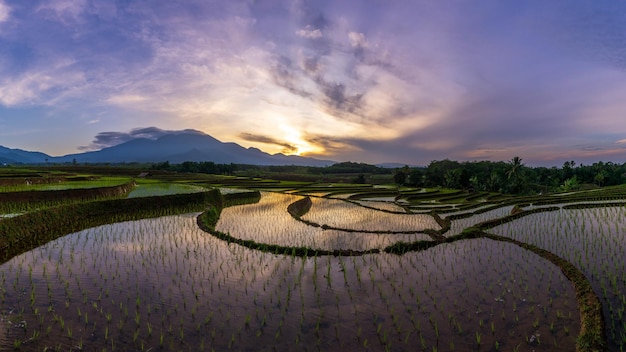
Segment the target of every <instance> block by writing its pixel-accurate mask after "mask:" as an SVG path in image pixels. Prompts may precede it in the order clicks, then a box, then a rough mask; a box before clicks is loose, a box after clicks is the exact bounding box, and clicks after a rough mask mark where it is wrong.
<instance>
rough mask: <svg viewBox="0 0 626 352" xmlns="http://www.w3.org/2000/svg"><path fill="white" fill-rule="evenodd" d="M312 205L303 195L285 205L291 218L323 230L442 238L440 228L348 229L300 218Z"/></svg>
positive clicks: (357, 204)
mask: <svg viewBox="0 0 626 352" xmlns="http://www.w3.org/2000/svg"><path fill="white" fill-rule="evenodd" d="M342 201H345V202H347V203H352V204H355V205H356V206H360V207H363V208H367V209H371V210H375V211H380V212H384V213H390V214H397V215H407V216H410V215H415V214H410V213H398V212H392V211H386V210H382V209H377V208H372V207H367V206H363V205H361V204H359V203H355V202H350V201H346V200H342ZM312 205H313V202H312V201H311V198H310V197H305V198H303V199H299V200H297V201H295V202H293V203H291V204H289V206H288V207H287V212H288V213H289V215H291V217H292V218H294V219H295V220H297V221H300V222H302V223H304V224H306V225H308V226H313V227H319V228H322V229H324V230H336V231H342V232H351V233H374V234H396V235H400V234H413V233H423V234H426V235H428V236H430V237H432V238H433V240H435V241H436V240H439V239H442V237H440V236H439V233H440V231H441V230H435V229H424V230H420V231H385V230H362V229H361V230H357V229H349V228H343V227H336V226H330V225H327V224H319V223H316V222H313V221H309V220H305V219H302V217H303V216H304V215H306V214H307V213H308V212H309V210H311V206H312ZM430 215H436V213H434V212H431V213H430ZM435 221H437V223H439V220H437V218H436V217H435Z"/></svg>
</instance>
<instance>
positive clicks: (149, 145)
mask: <svg viewBox="0 0 626 352" xmlns="http://www.w3.org/2000/svg"><path fill="white" fill-rule="evenodd" d="M46 159H48V161H49V162H54V163H67V162H73V161H74V160H76V162H78V163H124V162H164V161H169V162H170V163H175V164H176V163H181V162H184V161H197V162H200V161H212V162H214V163H218V164H230V163H234V164H252V165H302V166H328V165H332V164H334V163H335V162H334V161H331V160H319V159H314V158H308V157H301V156H297V155H284V154H273V155H272V154H268V153H265V152H262V151H261V150H259V149H257V148H244V147H242V146H240V145H239V144H236V143H225V142H221V141H219V140H217V139H215V138H213V137H211V136H209V135H208V134H204V133H202V132H199V131H194V130H189V131H177V132H176V133H172V134H166V135H163V136H161V137H159V138H157V139H147V138H137V139H133V140H130V141H127V142H124V143H122V144H118V145H116V146H113V147H108V148H104V149H101V150H98V151H91V152H85V153H77V154H69V155H65V156H60V157H51V156H49V155H46V154H44V153H37V152H26V151H23V150H18V149H8V148H5V147H0V163H24V164H37V163H45V162H46Z"/></svg>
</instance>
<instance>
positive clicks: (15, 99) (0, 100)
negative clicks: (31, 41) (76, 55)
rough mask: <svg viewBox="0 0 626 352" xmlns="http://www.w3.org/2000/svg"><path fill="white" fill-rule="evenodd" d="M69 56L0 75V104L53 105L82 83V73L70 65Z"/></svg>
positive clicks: (71, 62)
mask: <svg viewBox="0 0 626 352" xmlns="http://www.w3.org/2000/svg"><path fill="white" fill-rule="evenodd" d="M73 64H74V62H73V61H72V60H65V59H57V60H56V62H55V59H54V58H51V59H50V62H49V63H48V65H47V66H46V67H41V68H37V69H33V70H31V71H27V72H24V73H21V74H17V75H11V74H9V73H7V75H5V76H4V77H2V78H0V105H4V106H9V107H11V106H19V105H25V104H33V105H52V104H54V103H55V102H57V101H58V100H59V99H62V98H64V97H66V96H69V95H71V94H73V93H74V92H75V90H77V89H79V88H80V87H84V86H85V84H86V82H85V77H84V76H83V74H82V73H81V72H76V71H75V70H74V69H73Z"/></svg>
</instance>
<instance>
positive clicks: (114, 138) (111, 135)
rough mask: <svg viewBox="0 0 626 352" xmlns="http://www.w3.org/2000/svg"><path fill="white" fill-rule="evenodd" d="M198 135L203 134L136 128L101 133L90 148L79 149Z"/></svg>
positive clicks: (97, 148) (156, 128)
mask: <svg viewBox="0 0 626 352" xmlns="http://www.w3.org/2000/svg"><path fill="white" fill-rule="evenodd" d="M192 132H193V133H198V134H203V133H202V132H200V131H196V130H191V129H186V130H182V131H173V130H163V129H160V128H158V127H144V128H135V129H132V130H131V131H130V132H100V133H98V134H97V135H96V137H95V139H94V140H93V142H91V144H90V145H88V146H81V147H78V149H79V150H83V151H85V150H99V149H103V148H107V147H112V146H115V145H118V144H122V143H125V142H128V141H131V140H133V139H138V138H145V139H158V138H159V137H162V136H164V135H168V134H180V133H192Z"/></svg>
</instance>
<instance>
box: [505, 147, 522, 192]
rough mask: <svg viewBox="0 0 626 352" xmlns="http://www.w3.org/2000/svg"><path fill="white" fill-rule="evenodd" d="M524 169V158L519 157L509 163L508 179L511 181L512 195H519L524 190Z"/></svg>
mask: <svg viewBox="0 0 626 352" xmlns="http://www.w3.org/2000/svg"><path fill="white" fill-rule="evenodd" d="M523 169H524V164H522V158H520V157H519V156H515V157H513V159H511V161H509V165H508V170H507V171H506V177H507V179H508V180H509V183H510V189H511V191H512V193H519V192H520V191H521V190H522V188H523V187H522V183H523Z"/></svg>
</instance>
